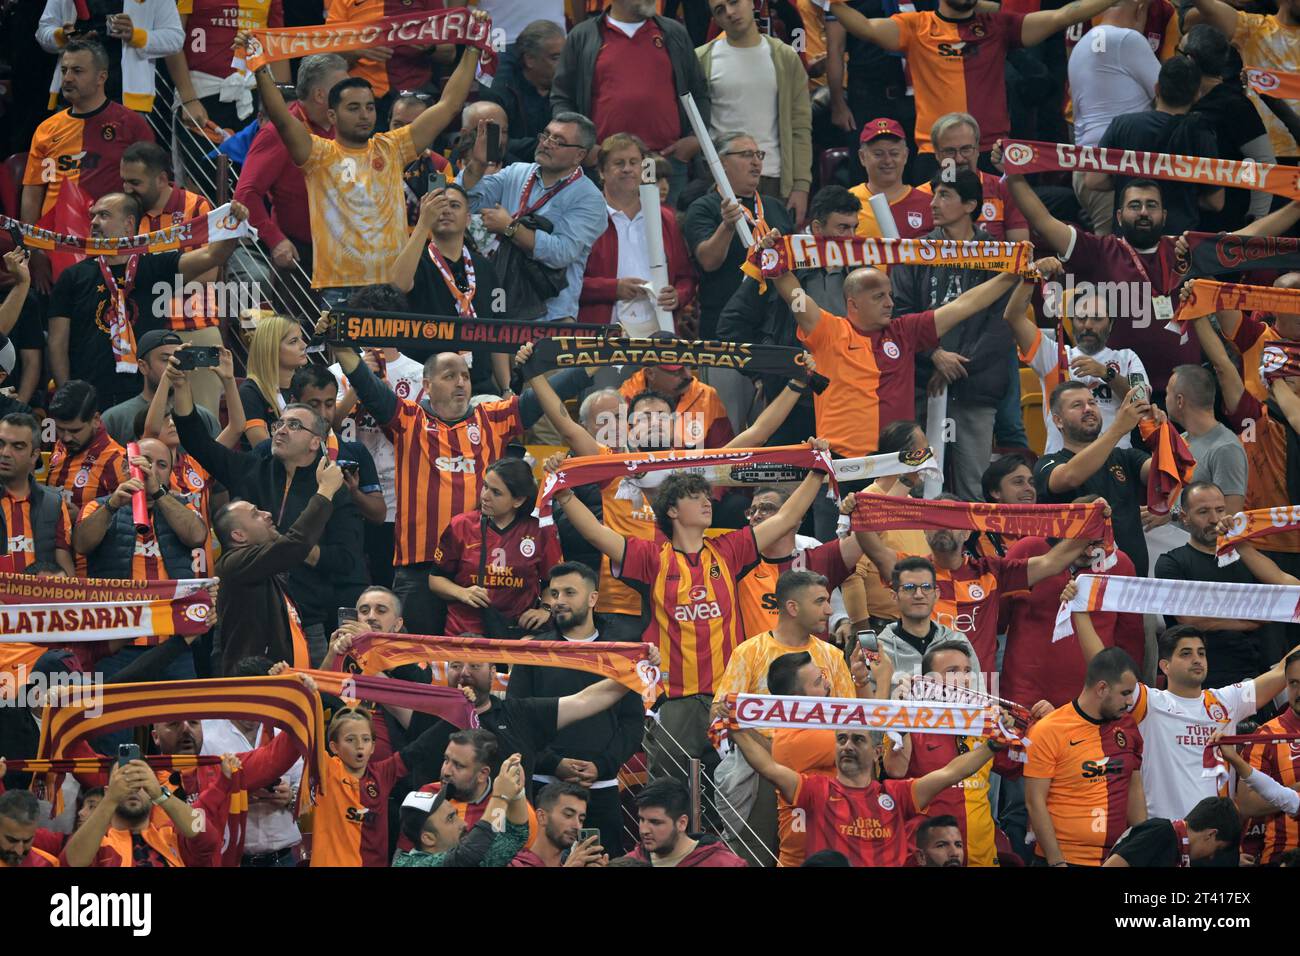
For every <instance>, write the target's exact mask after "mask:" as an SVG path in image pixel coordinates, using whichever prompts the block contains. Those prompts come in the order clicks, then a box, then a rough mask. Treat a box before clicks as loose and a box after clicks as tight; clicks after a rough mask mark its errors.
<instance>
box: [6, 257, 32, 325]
mask: <svg viewBox="0 0 1300 956" xmlns="http://www.w3.org/2000/svg"><path fill="white" fill-rule="evenodd" d="M4 261H5V268H6V269H7V270H8V271H9V274H10V275H11V276H13V277H14V284H13V287H12V288H11V289H10V290H9V292H8V294H7V295H6V296H5V300H4V304H3V305H0V335H8V334H9V333H10V332H12V331H13V330H14V326H15V325H17V324H18V318H19V316H21V315H22V314H23V303H24V302H26V301H27V293H28V291H29V290H30V289H31V287H32V273H31V270H30V269H29V268H28V267H27V250H26V249H24V248H21V247H19V248H17V249H14V250H13V251H12V252H6V253H5V260H4Z"/></svg>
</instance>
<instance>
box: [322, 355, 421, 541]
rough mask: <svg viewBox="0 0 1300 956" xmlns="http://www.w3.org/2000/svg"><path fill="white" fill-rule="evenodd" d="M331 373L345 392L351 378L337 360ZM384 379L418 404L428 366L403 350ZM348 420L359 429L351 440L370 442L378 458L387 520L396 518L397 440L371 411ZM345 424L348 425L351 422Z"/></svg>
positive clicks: (400, 395)
mask: <svg viewBox="0 0 1300 956" xmlns="http://www.w3.org/2000/svg"><path fill="white" fill-rule="evenodd" d="M330 374H332V375H333V376H334V380H335V381H336V382H338V383H339V395H342V394H343V393H344V392H345V391H346V390H347V387H348V379H347V376H346V375H344V374H343V369H342V368H341V367H340V366H339V364H338V363H337V362H335V363H334V364H333V365H331V366H330ZM384 380H385V381H386V382H388V386H389V388H391V389H392V390H393V391H394V392H396V393H397V397H398V398H407V399H410V400H411V401H413V402H415V403H416V404H419V402H420V400H421V399H422V398H424V366H423V365H421V364H420V363H419V362H417V361H416V360H415V359H413V358H407V357H406V356H405V355H403V354H401V353H400V352H399V353H398V354H397V358H395V359H394V360H393V361H391V362H389V363H388V368H387V372H386V373H385V376H384ZM348 422H349V423H352V426H353V428H354V429H355V430H356V437H355V438H349V439H348V440H350V441H359V442H361V444H363V445H365V446H366V451H368V452H370V457H371V458H373V459H374V460H375V471H377V472H378V473H379V485H380V488H382V489H383V492H384V504H385V505H386V506H387V508H388V512H387V514H386V515H385V517H384V520H385V521H393V520H394V519H395V518H396V517H397V494H396V492H395V491H394V490H393V481H394V479H395V478H396V474H397V459H396V458H395V456H394V453H393V443H392V442H390V441H389V440H388V439H387V438H386V437H385V436H384V433H383V432H382V431H380V429H379V424H378V423H377V422H376V421H375V420H374V418H373V417H371V415H370V413H369V412H367V411H365V410H364V409H362V408H357V409H356V410H355V411H353V413H352V414H351V415H349V416H348ZM344 428H345V429H346V428H347V424H345V425H344ZM344 437H345V438H347V437H348V436H346V435H345V436H344Z"/></svg>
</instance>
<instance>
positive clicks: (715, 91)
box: [709, 36, 781, 177]
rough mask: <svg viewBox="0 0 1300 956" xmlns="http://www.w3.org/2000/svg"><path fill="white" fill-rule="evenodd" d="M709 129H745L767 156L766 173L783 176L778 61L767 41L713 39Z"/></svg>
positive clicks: (732, 130)
mask: <svg viewBox="0 0 1300 956" xmlns="http://www.w3.org/2000/svg"><path fill="white" fill-rule="evenodd" d="M709 97H710V102H711V104H712V105H711V106H710V107H709V110H710V113H709V128H710V130H711V132H712V134H713V135H714V136H718V135H720V134H722V133H731V132H735V131H737V130H741V131H744V132H746V133H748V134H749V135H750V136H752V137H753V138H754V141H755V142H756V143H758V148H759V149H761V150H763V151H764V152H765V153H767V155H766V156H765V157H764V159H763V175H764V176H774V177H776V176H780V175H781V128H780V125H779V117H778V115H777V86H776V64H775V63H773V62H772V51H771V50H770V49H769V48H768V45H767V40H762V41H761V42H760V43H759V44H758V46H739V47H738V46H732V45H731V44H730V43H729V42H727V38H726V37H725V36H723V37H719V38H718V39H717V40H715V41H714V42H713V56H712V60H711V61H710V64H709Z"/></svg>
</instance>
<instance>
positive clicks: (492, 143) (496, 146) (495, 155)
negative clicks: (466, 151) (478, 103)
mask: <svg viewBox="0 0 1300 956" xmlns="http://www.w3.org/2000/svg"><path fill="white" fill-rule="evenodd" d="M486 129H487V161H488V162H489V163H500V162H501V124H500V123H488V124H487V127H486Z"/></svg>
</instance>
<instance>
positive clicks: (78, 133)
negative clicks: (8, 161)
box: [23, 100, 154, 216]
mask: <svg viewBox="0 0 1300 956" xmlns="http://www.w3.org/2000/svg"><path fill="white" fill-rule="evenodd" d="M153 141H154V138H153V133H152V132H151V131H150V130H149V124H148V123H147V122H145V119H144V117H143V116H141V115H140V114H139V113H136V112H133V111H131V110H129V109H127V108H126V107H125V106H123V105H122V104H121V103H115V102H114V101H113V100H106V101H105V102H104V105H103V106H101V107H99V109H96V110H92V111H91V112H89V113H82V114H75V115H74V114H73V112H72V110H70V109H69V110H63V111H62V112H59V113H55V114H54V115H53V116H51V117H50V118H49V119H47V120H46V121H45V122H44V123H42V124H41V125H40V126H38V127H36V133H35V135H33V136H32V142H31V146H30V147H29V148H28V150H27V166H26V168H25V169H24V170H23V185H24V186H44V187H45V201H44V203H43V204H42V205H41V215H42V216H43V215H45V214H46V213H47V212H49V211H50V210H51V209H53V208H54V204H55V203H56V202H57V201H58V199H59V188H60V187H61V186H62V185H63V183H64V182H65V181H71V182H75V183H76V184H77V185H78V186H80V187H81V189H82V191H83V192H85V194H86V195H87V196H89V197H90V198H91V199H98V198H99V197H100V196H102V195H104V194H105V193H111V192H118V191H120V190H121V188H122V167H121V161H122V154H123V153H124V152H126V148H127V147H128V146H130V145H131V144H132V143H142V142H143V143H152V142H153Z"/></svg>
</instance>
